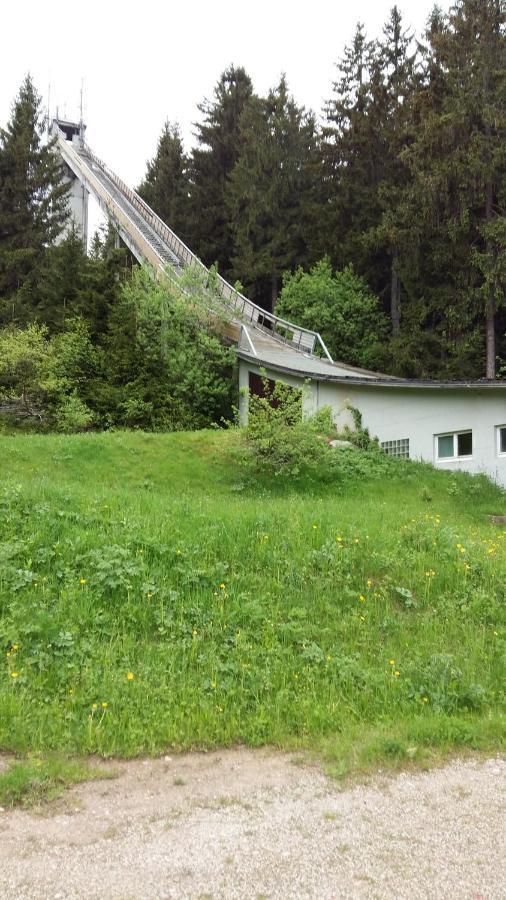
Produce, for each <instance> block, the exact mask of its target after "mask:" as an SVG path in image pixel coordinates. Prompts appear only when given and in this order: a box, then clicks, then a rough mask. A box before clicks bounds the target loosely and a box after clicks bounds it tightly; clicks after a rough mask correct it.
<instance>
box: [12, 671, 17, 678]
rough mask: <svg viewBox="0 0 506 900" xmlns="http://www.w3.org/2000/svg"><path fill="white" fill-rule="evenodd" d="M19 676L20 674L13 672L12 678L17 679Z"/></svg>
mask: <svg viewBox="0 0 506 900" xmlns="http://www.w3.org/2000/svg"><path fill="white" fill-rule="evenodd" d="M18 676H19V672H11V678H17V677H18Z"/></svg>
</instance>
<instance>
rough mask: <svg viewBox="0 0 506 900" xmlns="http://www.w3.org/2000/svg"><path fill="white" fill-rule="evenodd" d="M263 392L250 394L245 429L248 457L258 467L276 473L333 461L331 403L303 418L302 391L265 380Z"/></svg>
mask: <svg viewBox="0 0 506 900" xmlns="http://www.w3.org/2000/svg"><path fill="white" fill-rule="evenodd" d="M264 391H265V396H263V397H260V396H257V395H251V396H250V398H249V416H248V425H247V427H246V429H245V439H246V445H247V447H248V450H249V460H250V461H252V462H253V465H254V467H255V468H257V469H258V470H261V471H262V472H265V473H266V474H270V475H275V476H292V477H295V476H298V475H304V474H305V475H307V474H310V473H312V472H313V473H314V472H315V471H316V470H317V469H318V468H320V467H321V466H322V465H323V464H325V465H329V466H331V465H332V464H334V463H335V457H336V454H335V453H334V451H333V450H332V449H331V448H330V447H329V444H328V436H329V435H330V434H332V433H333V432H334V431H335V428H334V423H333V421H332V414H331V410H330V407H324V408H322V409H321V410H318V412H317V413H315V415H313V416H309V417H307V418H303V416H302V401H303V391H302V390H297V389H294V388H291V387H289V386H288V385H286V384H283V383H282V382H280V381H278V382H276V383H275V385H274V387H273V388H271V387H270V384H269V382H268V381H267V380H265V381H264Z"/></svg>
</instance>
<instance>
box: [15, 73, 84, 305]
mask: <svg viewBox="0 0 506 900" xmlns="http://www.w3.org/2000/svg"><path fill="white" fill-rule="evenodd" d="M43 132H44V123H43V117H42V114H41V99H40V96H39V95H38V94H37V91H36V90H35V87H34V84H33V81H32V79H31V77H30V76H29V75H27V76H26V78H25V80H24V81H23V84H22V85H21V88H20V90H19V93H18V96H17V97H16V99H15V101H14V104H13V107H12V115H11V120H10V122H9V123H8V125H7V127H6V128H5V129H3V128H2V129H0V298H1V299H0V322H7V321H14V322H16V321H17V322H22V321H26V320H27V319H28V318H30V314H29V309H30V304H31V303H32V299H33V298H32V290H33V286H34V284H35V282H36V279H37V273H38V271H39V269H40V266H41V263H42V260H43V256H44V251H45V248H46V247H48V246H50V245H52V244H53V243H54V241H55V240H56V238H57V237H58V235H59V234H60V233H61V232H62V229H63V227H64V225H65V222H66V219H67V216H68V213H67V190H68V188H67V186H66V184H65V183H64V180H63V166H62V164H61V161H60V160H59V158H58V156H57V154H56V152H55V150H54V144H53V142H49V143H46V142H45V141H44V139H43Z"/></svg>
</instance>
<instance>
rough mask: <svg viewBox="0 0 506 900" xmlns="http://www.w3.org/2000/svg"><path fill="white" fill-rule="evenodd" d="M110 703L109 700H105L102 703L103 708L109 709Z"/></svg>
mask: <svg viewBox="0 0 506 900" xmlns="http://www.w3.org/2000/svg"><path fill="white" fill-rule="evenodd" d="M108 705H109V704H108V703H107V700H104V702H103V703H102V709H107V707H108Z"/></svg>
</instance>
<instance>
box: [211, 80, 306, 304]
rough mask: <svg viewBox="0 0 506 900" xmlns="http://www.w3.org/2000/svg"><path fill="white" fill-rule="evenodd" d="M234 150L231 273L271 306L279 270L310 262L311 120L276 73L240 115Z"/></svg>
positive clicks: (230, 200)
mask: <svg viewBox="0 0 506 900" xmlns="http://www.w3.org/2000/svg"><path fill="white" fill-rule="evenodd" d="M241 136H242V150H241V155H240V157H239V159H238V161H237V164H236V166H235V167H234V169H233V171H232V174H231V176H230V182H229V187H228V191H227V208H228V212H229V216H230V221H231V227H232V231H233V237H234V255H233V269H234V275H235V277H237V278H239V279H240V281H241V282H242V283H244V284H246V285H248V286H251V287H252V290H253V294H254V296H256V298H257V299H258V300H259V301H261V302H263V303H264V304H265V305H270V306H271V307H272V308H274V306H275V303H276V298H277V295H278V291H279V287H280V283H281V276H282V273H283V272H284V271H285V270H287V269H293V268H295V267H296V266H299V265H302V266H306V265H308V263H309V262H312V261H313V260H310V259H309V254H308V210H309V208H310V203H311V196H312V192H313V189H314V181H313V178H314V171H315V168H314V165H315V159H316V158H317V133H316V122H315V118H314V116H313V114H312V113H306V111H305V110H304V109H303V108H302V107H299V106H297V104H296V103H295V101H294V99H293V97H291V96H289V94H288V87H287V83H286V79H285V77H284V76H283V77H282V78H281V80H280V82H279V85H278V86H277V87H276V88H275V89H273V90H271V91H270V92H269V95H268V96H267V98H265V99H259V98H256V99H254V100H252V101H251V102H250V104H249V105H248V107H247V108H246V110H245V111H244V115H243V118H242V121H241Z"/></svg>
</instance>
